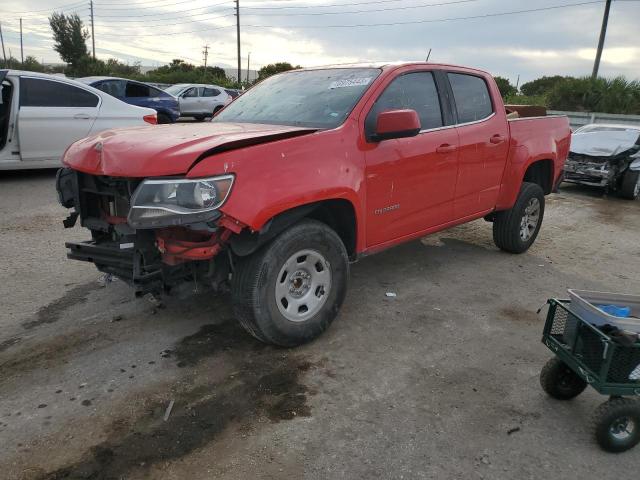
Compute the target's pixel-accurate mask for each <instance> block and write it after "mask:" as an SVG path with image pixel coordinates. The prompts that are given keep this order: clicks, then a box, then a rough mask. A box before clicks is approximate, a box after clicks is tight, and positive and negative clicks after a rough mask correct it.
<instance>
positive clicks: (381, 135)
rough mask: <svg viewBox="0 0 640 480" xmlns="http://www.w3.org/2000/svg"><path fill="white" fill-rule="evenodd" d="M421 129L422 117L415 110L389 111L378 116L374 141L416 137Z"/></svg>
mask: <svg viewBox="0 0 640 480" xmlns="http://www.w3.org/2000/svg"><path fill="white" fill-rule="evenodd" d="M420 129H421V126H420V117H418V112H416V111H415V110H388V111H386V112H380V113H379V114H378V118H377V119H376V131H375V134H374V135H373V138H372V140H374V141H377V142H379V141H381V140H389V139H392V138H407V137H415V136H416V135H417V134H418V133H420Z"/></svg>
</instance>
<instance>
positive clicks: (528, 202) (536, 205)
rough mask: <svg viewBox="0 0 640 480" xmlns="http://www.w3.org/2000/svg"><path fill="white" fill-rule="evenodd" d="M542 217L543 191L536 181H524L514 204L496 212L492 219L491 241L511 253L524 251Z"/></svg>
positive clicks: (534, 235) (531, 241) (535, 235)
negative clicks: (507, 208) (509, 207)
mask: <svg viewBox="0 0 640 480" xmlns="http://www.w3.org/2000/svg"><path fill="white" fill-rule="evenodd" d="M543 217H544V192H543V191H542V188H541V187H540V185H538V184H536V183H529V182H524V183H523V184H522V188H521V189H520V194H519V195H518V199H517V200H516V203H515V205H514V206H513V207H512V208H511V209H509V210H505V211H502V212H497V213H496V214H495V217H494V221H493V241H494V243H495V244H496V246H497V247H498V248H500V249H502V250H504V251H507V252H511V253H523V252H526V251H527V250H528V249H529V247H530V246H531V245H532V244H533V242H534V241H535V240H536V237H537V236H538V232H539V231H540V226H541V225H542V218H543Z"/></svg>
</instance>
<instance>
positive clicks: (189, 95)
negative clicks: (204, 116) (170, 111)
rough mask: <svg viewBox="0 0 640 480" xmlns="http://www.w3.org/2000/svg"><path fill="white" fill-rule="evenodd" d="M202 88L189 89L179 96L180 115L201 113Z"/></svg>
mask: <svg viewBox="0 0 640 480" xmlns="http://www.w3.org/2000/svg"><path fill="white" fill-rule="evenodd" d="M201 92H202V88H198V87H191V88H188V89H187V90H185V91H184V93H182V94H181V95H180V113H182V114H187V113H202V112H203V111H204V107H203V105H202V98H201Z"/></svg>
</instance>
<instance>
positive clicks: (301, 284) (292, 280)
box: [275, 250, 331, 322]
mask: <svg viewBox="0 0 640 480" xmlns="http://www.w3.org/2000/svg"><path fill="white" fill-rule="evenodd" d="M330 291H331V265H330V264H329V262H328V261H327V260H326V259H325V258H324V256H323V255H322V254H321V253H320V252H318V251H316V250H300V251H299V252H296V253H294V254H293V255H291V256H290V257H289V259H288V260H287V261H286V262H285V263H284V265H283V266H282V268H281V269H280V273H279V274H278V276H277V277H276V289H275V295H276V305H277V306H278V310H280V313H281V314H282V315H283V316H284V317H285V318H286V319H287V320H290V321H292V322H304V321H305V320H307V319H309V318H311V317H313V316H314V315H315V314H316V313H318V311H320V309H321V308H322V307H323V305H324V304H325V303H326V301H327V298H328V297H329V292H330Z"/></svg>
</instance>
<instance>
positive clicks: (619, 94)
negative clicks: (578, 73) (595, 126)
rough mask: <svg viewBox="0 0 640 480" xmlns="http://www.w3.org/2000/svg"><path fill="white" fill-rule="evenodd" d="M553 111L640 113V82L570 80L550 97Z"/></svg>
mask: <svg viewBox="0 0 640 480" xmlns="http://www.w3.org/2000/svg"><path fill="white" fill-rule="evenodd" d="M548 107H549V108H551V109H552V110H569V111H579V112H585V111H586V112H607V113H623V114H635V115H638V114H640V82H639V81H638V80H632V81H629V80H627V79H625V78H624V77H616V78H613V79H607V78H602V77H599V78H596V79H595V80H592V79H591V78H590V77H583V78H567V79H565V80H564V81H562V82H559V83H557V84H556V85H555V87H554V88H553V89H552V90H551V91H550V92H549V94H548Z"/></svg>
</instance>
